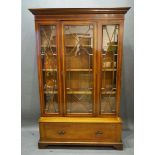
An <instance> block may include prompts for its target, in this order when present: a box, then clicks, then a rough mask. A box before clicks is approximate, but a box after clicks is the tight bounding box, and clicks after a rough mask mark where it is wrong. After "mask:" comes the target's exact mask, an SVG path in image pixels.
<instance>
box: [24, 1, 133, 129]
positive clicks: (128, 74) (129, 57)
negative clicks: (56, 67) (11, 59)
mask: <svg viewBox="0 0 155 155" xmlns="http://www.w3.org/2000/svg"><path fill="white" fill-rule="evenodd" d="M104 7H132V8H131V9H130V10H129V12H128V13H127V14H126V17H125V32H124V53H123V70H122V96H121V115H122V117H123V118H124V121H125V122H126V123H125V125H126V127H132V126H130V125H132V123H131V122H133V114H134V111H133V107H134V106H133V105H134V20H133V18H134V12H133V0H22V40H21V41H22V58H21V61H22V66H21V67H22V70H21V73H22V75H21V78H22V83H21V95H22V96H21V103H22V120H23V122H24V121H25V120H27V121H36V120H37V119H38V117H39V113H40V111H39V90H38V76H37V63H36V49H35V47H36V46H35V30H34V17H33V15H32V14H31V13H30V12H29V11H28V8H104Z"/></svg>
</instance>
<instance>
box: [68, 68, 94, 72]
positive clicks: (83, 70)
mask: <svg viewBox="0 0 155 155" xmlns="http://www.w3.org/2000/svg"><path fill="white" fill-rule="evenodd" d="M66 71H72V72H77V71H81V72H88V71H92V69H66Z"/></svg>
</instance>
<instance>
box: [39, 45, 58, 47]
mask: <svg viewBox="0 0 155 155" xmlns="http://www.w3.org/2000/svg"><path fill="white" fill-rule="evenodd" d="M51 47H56V45H50V47H47V46H43V45H42V46H41V48H51Z"/></svg>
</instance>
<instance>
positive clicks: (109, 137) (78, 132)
mask: <svg viewBox="0 0 155 155" xmlns="http://www.w3.org/2000/svg"><path fill="white" fill-rule="evenodd" d="M40 139H41V140H50V141H51V140H52V141H68V140H69V141H92V142H93V141H103V142H120V141H121V124H111V123H40Z"/></svg>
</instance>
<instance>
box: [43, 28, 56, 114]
mask: <svg viewBox="0 0 155 155" xmlns="http://www.w3.org/2000/svg"><path fill="white" fill-rule="evenodd" d="M40 38H41V39H40V41H41V60H42V74H43V86H44V101H45V112H46V113H58V91H57V51H56V26H55V25H43V26H40Z"/></svg>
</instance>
